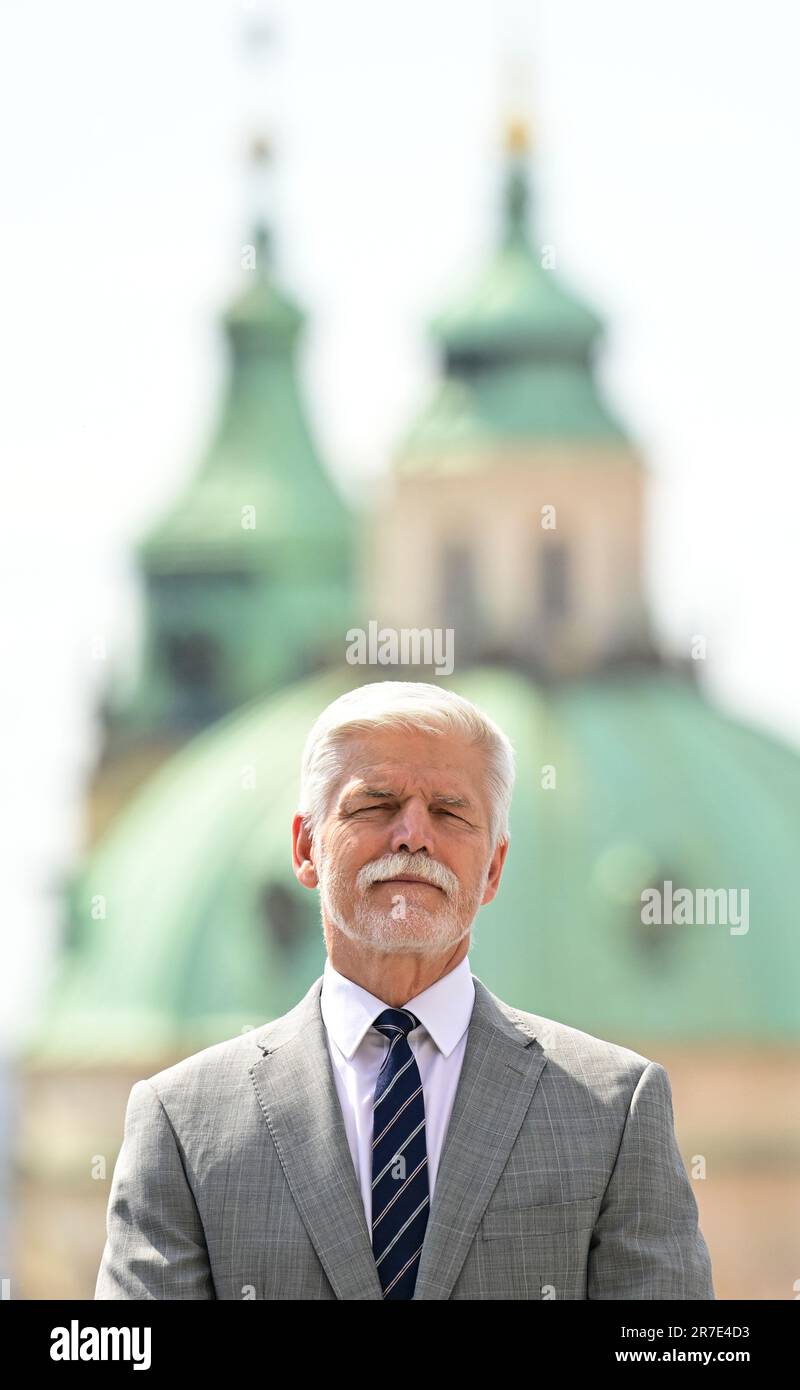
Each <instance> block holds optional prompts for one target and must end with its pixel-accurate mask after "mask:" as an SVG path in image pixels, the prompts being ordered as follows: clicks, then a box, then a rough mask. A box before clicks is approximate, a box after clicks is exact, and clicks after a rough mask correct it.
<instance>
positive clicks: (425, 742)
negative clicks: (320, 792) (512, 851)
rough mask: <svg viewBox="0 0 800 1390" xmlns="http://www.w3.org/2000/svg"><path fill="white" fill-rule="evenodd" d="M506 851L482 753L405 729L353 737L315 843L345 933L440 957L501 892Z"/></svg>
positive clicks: (332, 917) (331, 911)
mask: <svg viewBox="0 0 800 1390" xmlns="http://www.w3.org/2000/svg"><path fill="white" fill-rule="evenodd" d="M504 853H505V851H504V849H503V850H499V851H495V852H494V853H493V848H492V843H491V840H490V836H489V804H488V798H487V792H486V786H485V754H484V753H483V752H482V750H480V749H478V748H475V747H474V746H472V745H471V744H469V743H468V742H467V741H466V740H465V739H463V738H461V737H456V736H450V735H448V736H441V735H438V736H437V735H435V734H426V733H416V732H415V733H413V734H409V733H403V732H402V731H399V730H375V731H374V732H373V733H370V734H368V735H358V736H353V737H352V739H351V740H350V741H348V743H347V744H346V770H345V772H344V775H343V777H342V779H341V781H340V783H339V785H338V787H337V788H335V789H334V795H333V801H332V803H331V806H330V807H329V810H328V815H327V818H326V820H325V822H324V824H323V825H322V826H321V827H320V829H319V830H318V833H317V836H316V837H315V841H314V862H315V865H316V870H317V875H318V881H319V889H320V897H321V905H322V910H323V917H327V919H328V920H329V921H330V922H333V923H335V925H336V926H337V927H338V928H339V929H340V931H342V932H343V933H344V934H345V935H346V936H348V937H350V938H351V939H352V940H355V941H360V942H363V943H364V944H365V945H370V946H371V947H373V948H376V949H379V950H383V951H391V952H405V953H414V952H415V953H419V954H425V953H429V954H434V955H436V954H441V953H442V952H444V951H446V950H447V949H448V948H451V947H453V946H454V945H455V944H456V943H457V942H458V941H460V940H461V939H462V938H463V937H464V936H465V935H466V934H467V933H468V932H469V930H470V927H471V924H472V922H473V919H474V917H475V915H476V913H477V911H478V908H479V907H480V905H481V903H482V902H488V901H489V899H490V898H492V897H494V893H495V891H496V887H497V881H499V872H500V867H501V865H502V861H503V858H504ZM498 856H499V862H498ZM420 880H421V881H420ZM493 880H497V881H493Z"/></svg>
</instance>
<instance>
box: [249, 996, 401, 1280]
mask: <svg viewBox="0 0 800 1390" xmlns="http://www.w3.org/2000/svg"><path fill="white" fill-rule="evenodd" d="M321 988H322V976H321V975H320V977H319V979H318V980H315V981H314V984H313V985H312V986H311V989H310V990H309V991H308V993H307V994H306V995H305V997H304V998H303V999H301V1001H300V1003H299V1004H298V1005H297V1006H296V1007H295V1008H294V1009H292V1010H291V1011H290V1012H289V1013H288V1014H286V1015H284V1017H283V1018H281V1019H279V1020H278V1022H277V1025H276V1024H273V1025H271V1026H270V1027H269V1030H268V1032H267V1033H266V1034H265V1042H264V1046H265V1047H266V1049H267V1051H266V1052H265V1054H264V1056H263V1057H262V1058H261V1059H260V1060H259V1061H257V1062H256V1063H255V1064H254V1065H253V1066H252V1067H251V1068H250V1074H251V1076H252V1078H253V1082H254V1084H255V1088H256V1092H257V1094H258V1097H259V1101H260V1103H261V1108H262V1110H263V1112H264V1115H265V1117H266V1121H267V1125H268V1127H269V1131H270V1134H271V1135H272V1138H273V1140H274V1143H275V1147H276V1148H277V1150H278V1156H279V1158H280V1161H281V1164H282V1166H283V1171H284V1173H285V1174H286V1179H287V1181H288V1183H289V1187H290V1189H291V1192H292V1196H293V1197H294V1200H295V1202H296V1204H297V1207H298V1210H299V1212H300V1215H301V1217H302V1219H303V1222H304V1224H305V1227H306V1230H307V1231H308V1234H309V1237H310V1239H311V1241H312V1243H313V1245H314V1248H315V1250H316V1252H317V1254H318V1256H319V1258H320V1260H321V1262H322V1265H323V1268H324V1270H325V1273H326V1274H327V1276H328V1279H329V1280H330V1282H331V1285H332V1286H333V1289H334V1292H335V1294H336V1297H337V1298H339V1299H376V1298H377V1299H382V1298H383V1291H382V1289H381V1282H380V1279H379V1277H378V1270H377V1266H376V1264H375V1256H374V1255H373V1253H372V1239H371V1236H370V1233H369V1231H368V1230H367V1222H366V1217H365V1215H364V1205H363V1203H362V1200H361V1192H360V1190H359V1186H358V1180H357V1178H356V1173H355V1168H354V1166H353V1158H352V1154H351V1153H350V1146H349V1144H348V1142H347V1134H346V1132H345V1127H344V1119H343V1117H342V1109H341V1106H340V1104H339V1096H338V1093H337V1090H336V1082H335V1080H334V1075H333V1066H332V1064H331V1059H330V1054H329V1052H328V1043H327V1039H326V1036H325V1025H324V1023H323V1021H322V1014H321V1012H320V1007H319V994H320V990H321Z"/></svg>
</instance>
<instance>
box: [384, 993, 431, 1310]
mask: <svg viewBox="0 0 800 1390" xmlns="http://www.w3.org/2000/svg"><path fill="white" fill-rule="evenodd" d="M418 1025H419V1019H418V1018H415V1017H414V1015H413V1014H412V1013H409V1011H408V1009H384V1011H383V1013H382V1014H379V1015H378V1017H377V1018H376V1019H375V1022H374V1024H373V1027H374V1028H377V1029H378V1030H379V1031H380V1032H381V1033H383V1034H384V1036H385V1037H387V1038H388V1039H389V1051H388V1052H387V1054H386V1056H385V1058H384V1060H383V1065H382V1067H381V1069H380V1072H379V1073H378V1080H377V1082H376V1085H375V1099H374V1102H373V1107H372V1250H373V1253H374V1255H375V1262H376V1264H377V1267H378V1274H379V1276H380V1281H381V1288H382V1289H383V1296H384V1298H413V1296H414V1286H415V1285H416V1282H417V1270H418V1269H419V1261H420V1256H421V1254H422V1243H423V1241H424V1239H425V1228H426V1226H427V1224H428V1212H429V1210H430V1194H429V1189H428V1150H427V1146H426V1141H425V1100H424V1097H423V1094H422V1082H421V1080H420V1075H419V1067H418V1066H417V1062H416V1058H415V1056H414V1053H413V1052H412V1051H411V1047H410V1044H409V1041H408V1034H409V1033H410V1032H411V1030H412V1028H416V1027H418Z"/></svg>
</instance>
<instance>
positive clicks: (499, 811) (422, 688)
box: [299, 681, 515, 848]
mask: <svg viewBox="0 0 800 1390" xmlns="http://www.w3.org/2000/svg"><path fill="white" fill-rule="evenodd" d="M374 729H400V730H404V731H406V732H408V733H418V732H422V733H432V734H457V735H461V736H462V737H465V738H467V739H468V740H469V741H470V743H472V744H474V745H477V746H479V747H482V748H483V749H484V750H485V753H486V789H487V791H488V794H489V832H490V836H491V840H492V848H494V847H495V846H496V845H497V844H498V843H499V842H500V841H502V840H505V841H507V840H509V839H510V835H509V828H508V813H509V808H510V805H511V792H512V788H513V786H514V775H515V767H514V749H513V747H512V745H511V743H510V741H509V739H508V738H507V737H506V735H505V734H504V733H503V731H502V729H500V728H499V727H498V725H497V724H495V723H494V721H493V720H492V719H490V718H489V716H488V715H487V714H485V713H484V711H483V710H481V709H479V708H478V706H477V705H474V704H473V703H472V701H471V700H467V699H465V698H464V696H463V695H456V693H455V691H452V690H445V689H443V688H442V687H441V686H438V685H426V684H425V683H424V682H423V681H375V682H373V683H372V684H370V685H361V686H359V687H358V689H356V690H348V691H347V692H346V694H344V695H340V696H339V698H338V699H337V700H334V701H332V703H331V704H330V705H328V706H327V708H326V709H324V710H323V711H322V713H321V715H320V716H319V718H318V719H317V720H316V722H315V723H314V724H313V726H312V728H311V731H310V733H309V735H308V738H307V739H306V744H305V748H304V750H303V760H302V768H301V773H300V807H299V809H300V813H301V815H303V816H304V817H305V819H306V823H307V825H308V827H309V829H310V830H311V833H312V836H313V835H314V834H315V833H316V831H317V830H318V828H319V827H320V826H321V824H322V822H323V821H324V819H325V817H326V815H327V814H328V809H329V801H330V799H331V796H332V793H333V788H334V786H335V785H336V783H337V782H338V781H339V780H340V778H341V777H342V774H343V771H344V767H345V765H346V746H345V745H346V742H347V739H348V738H349V737H351V736H353V735H355V736H357V735H358V734H362V733H369V732H371V731H372V730H374Z"/></svg>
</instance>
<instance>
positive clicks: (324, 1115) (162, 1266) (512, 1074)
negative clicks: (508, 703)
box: [95, 681, 714, 1300]
mask: <svg viewBox="0 0 800 1390" xmlns="http://www.w3.org/2000/svg"><path fill="white" fill-rule="evenodd" d="M513 780H514V757H513V750H512V748H511V745H510V743H509V741H508V739H507V738H506V736H505V735H504V734H503V732H502V731H501V730H500V729H499V728H498V727H497V725H496V724H494V723H493V721H492V720H491V719H489V718H488V716H487V715H486V714H485V713H483V712H482V711H481V710H479V709H477V707H476V706H475V705H473V704H472V703H471V702H470V701H468V700H465V699H463V698H461V697H459V696H458V695H456V694H454V693H452V692H450V691H447V690H444V689H439V688H438V687H436V686H432V685H426V684H416V683H408V682H399V681H382V682H377V683H375V684H371V685H366V686H363V687H361V688H360V689H358V690H354V691H351V692H349V693H348V694H346V695H343V696H342V697H341V698H340V699H338V700H335V701H334V702H333V704H332V705H330V706H329V707H328V708H327V709H326V710H324V711H323V713H322V714H321V715H320V717H319V719H318V720H317V722H316V724H315V725H314V727H313V728H312V730H311V732H310V734H309V736H308V740H307V743H306V748H305V752H304V755H303V766H302V777H301V802H300V808H301V809H300V811H298V813H297V815H296V816H295V818H294V821H293V826H292V840H293V855H294V870H295V873H296V875H297V878H298V879H299V881H300V883H302V884H303V885H304V886H305V887H307V888H310V889H315V890H319V894H320V904H321V913H322V927H323V933H324V937H325V945H326V949H327V960H326V962H325V968H324V971H323V974H322V975H321V976H320V977H319V978H318V979H317V980H315V981H314V983H313V984H312V985H311V987H310V989H309V990H308V993H307V994H306V995H305V997H304V998H303V999H301V1000H300V1002H299V1003H298V1004H297V1005H296V1006H295V1007H294V1008H293V1009H291V1010H290V1012H289V1013H287V1014H285V1015H284V1016H283V1017H281V1018H278V1019H275V1020H273V1021H272V1022H271V1023H268V1024H266V1025H265V1026H263V1027H260V1028H257V1029H255V1030H253V1031H251V1032H249V1033H246V1034H244V1035H243V1036H240V1037H236V1038H233V1039H231V1040H229V1041H226V1042H223V1043H219V1044H217V1045H216V1046H214V1047H210V1048H207V1049H206V1050H205V1051H203V1052H200V1053H198V1054H197V1055H196V1056H193V1057H189V1058H187V1059H186V1060H185V1061H183V1062H180V1063H178V1064H177V1065H175V1066H172V1067H169V1068H167V1069H166V1070H164V1071H161V1072H159V1073H158V1074H157V1075H154V1076H152V1077H150V1078H149V1079H147V1080H143V1081H138V1082H137V1083H136V1085H135V1086H134V1087H133V1089H132V1091H131V1094H130V1099H129V1102H128V1109H127V1114H126V1120H125V1135H124V1142H123V1145H122V1149H121V1152H120V1155H119V1158H118V1161H117V1165H116V1168H115V1171H114V1177H113V1181H112V1188H111V1194H110V1199H109V1207H108V1240H107V1242H106V1246H105V1250H104V1253H103V1258H102V1263H101V1266H100V1271H99V1275H98V1279H97V1288H96V1292H95V1297H96V1298H98V1299H104V1298H122V1299H170V1298H178V1299H195V1298H200V1299H213V1298H217V1299H240V1298H259V1299H384V1298H385V1299H411V1298H414V1299H538V1298H542V1299H546V1298H556V1299H569V1300H577V1299H673V1298H678V1299H713V1298H714V1291H713V1287H712V1278H711V1265H710V1260H709V1255H708V1250H707V1248H706V1244H705V1241H704V1239H703V1236H702V1234H701V1232H700V1230H699V1227H698V1212H697V1204H696V1202H695V1198H694V1194H693V1192H692V1189H691V1186H690V1184H689V1180H688V1177H687V1173H686V1169H685V1167H684V1164H683V1161H682V1159H681V1155H680V1153H679V1150H678V1147H677V1143H676V1140H675V1133H674V1127H673V1115H672V1098H671V1090H670V1084H669V1080H668V1077H667V1073H666V1072H665V1070H664V1068H663V1067H662V1066H660V1065H659V1064H658V1063H657V1062H652V1061H649V1060H648V1059H647V1058H646V1057H643V1056H640V1055H639V1054H638V1053H636V1052H633V1051H631V1050H630V1049H628V1048H625V1047H620V1046H616V1045H615V1044H614V1043H610V1042H605V1041H602V1040H601V1039H598V1038H595V1037H592V1036H591V1035H590V1034H588V1033H583V1032H581V1031H580V1030H578V1029H576V1028H570V1027H567V1026H566V1025H564V1024H561V1023H558V1022H555V1021H554V1020H552V1019H549V1018H543V1017H540V1016H539V1015H537V1014H532V1013H528V1012H525V1011H523V1010H520V1009H517V1008H512V1007H511V1006H510V1005H509V1004H506V1003H504V1002H503V1001H502V1000H500V999H498V998H497V997H496V996H495V995H494V994H492V993H491V991H490V990H489V989H488V988H487V987H486V985H484V984H483V982H482V981H481V980H480V979H479V978H478V977H477V976H475V975H473V974H472V973H471V971H470V968H469V959H468V956H467V950H468V947H469V940H470V931H471V928H472V924H473V921H474V919H475V916H476V914H477V912H478V909H479V908H480V906H481V905H482V904H483V903H487V902H490V901H491V899H492V898H493V897H494V896H495V894H496V893H497V890H498V887H499V884H500V879H501V875H502V872H503V865H504V863H505V859H506V854H507V851H508V846H509V831H508V811H509V804H510V800H511V791H512V785H513ZM541 929H542V930H546V927H544V926H543V927H542V928H541Z"/></svg>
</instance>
